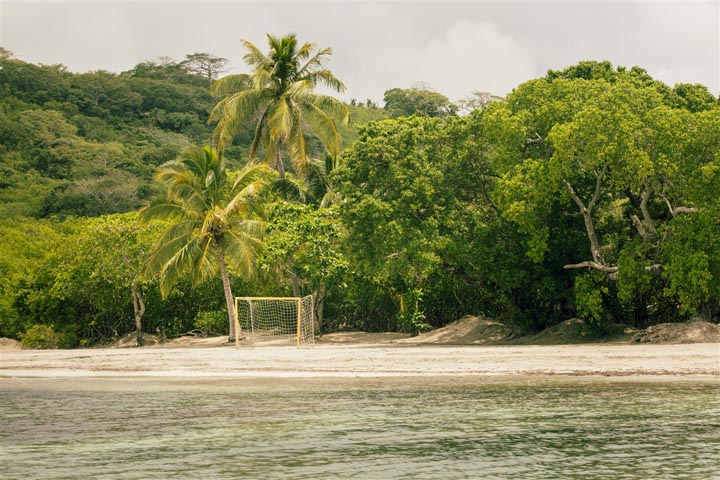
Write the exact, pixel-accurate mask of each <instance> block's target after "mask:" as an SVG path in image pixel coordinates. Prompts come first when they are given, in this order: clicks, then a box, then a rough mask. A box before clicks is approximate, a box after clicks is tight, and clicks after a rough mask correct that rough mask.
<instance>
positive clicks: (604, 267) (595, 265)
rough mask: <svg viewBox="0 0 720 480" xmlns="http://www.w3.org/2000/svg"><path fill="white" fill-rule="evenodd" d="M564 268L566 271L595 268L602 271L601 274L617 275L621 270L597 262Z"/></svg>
mask: <svg viewBox="0 0 720 480" xmlns="http://www.w3.org/2000/svg"><path fill="white" fill-rule="evenodd" d="M563 268H564V269H565V270H570V269H573V268H594V269H595V270H600V271H601V272H605V273H616V272H617V271H618V270H619V269H618V267H613V266H610V265H603V264H601V263H597V262H593V261H587V262H580V263H570V264H567V265H564V266H563Z"/></svg>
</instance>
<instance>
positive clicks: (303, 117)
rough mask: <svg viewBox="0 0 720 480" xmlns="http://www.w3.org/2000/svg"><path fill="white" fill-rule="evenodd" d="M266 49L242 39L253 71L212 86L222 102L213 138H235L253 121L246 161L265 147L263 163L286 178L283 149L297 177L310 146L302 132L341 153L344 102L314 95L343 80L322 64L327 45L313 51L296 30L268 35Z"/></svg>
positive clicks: (224, 141)
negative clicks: (318, 90)
mask: <svg viewBox="0 0 720 480" xmlns="http://www.w3.org/2000/svg"><path fill="white" fill-rule="evenodd" d="M267 38H268V46H269V48H270V50H269V52H268V55H267V56H266V55H265V54H263V53H262V52H260V50H259V49H258V48H257V47H256V46H255V45H253V44H252V43H250V42H248V41H247V40H243V41H242V42H243V44H244V45H245V48H246V49H247V53H246V55H245V57H244V59H245V62H246V63H247V64H248V65H249V66H250V67H251V68H252V73H251V74H238V75H228V76H226V77H224V78H222V79H220V80H219V81H217V82H216V83H215V84H214V85H213V89H212V91H213V93H214V94H215V95H216V96H218V97H220V101H219V102H218V103H217V105H216V106H215V108H214V109H213V110H212V112H211V114H210V121H211V122H217V125H216V127H215V132H214V136H213V138H214V141H215V143H216V144H217V145H218V146H219V147H220V148H222V147H224V146H225V145H229V144H231V143H232V142H233V139H234V137H235V135H236V134H237V133H238V131H239V130H240V127H241V126H243V125H244V124H246V123H253V124H254V125H255V133H254V135H253V139H252V143H251V144H250V150H249V154H250V159H251V160H252V159H254V158H255V155H256V152H259V151H261V150H263V151H264V159H265V161H266V162H267V163H268V164H269V165H270V166H271V167H273V168H275V169H277V170H278V172H279V173H280V179H281V180H284V178H285V174H284V171H285V167H284V160H283V159H282V149H284V150H285V151H286V153H287V156H288V158H289V160H290V163H291V164H292V166H293V168H294V170H295V172H296V173H297V174H299V175H302V174H304V173H305V169H306V165H307V163H308V148H307V143H306V140H305V130H306V129H308V127H310V130H312V132H313V133H314V134H315V135H316V136H317V137H318V139H319V140H320V142H321V144H322V145H323V146H324V147H325V148H326V149H327V153H329V154H330V155H331V156H332V157H337V156H338V154H339V153H340V148H341V142H340V133H339V132H338V129H337V125H336V120H338V121H339V122H340V123H347V122H348V110H347V107H346V106H345V104H343V103H341V102H340V101H338V100H337V99H335V98H333V97H330V96H328V95H321V94H317V93H314V90H315V88H316V87H317V86H319V85H322V86H324V87H326V88H329V89H331V90H334V91H336V92H342V91H344V90H345V86H344V85H343V83H342V82H341V81H340V80H338V79H337V78H336V77H335V75H333V74H332V73H331V72H330V70H328V69H326V68H325V66H324V61H325V58H324V57H327V56H329V55H330V54H331V53H332V50H331V49H329V48H324V49H320V50H318V51H317V52H313V50H314V48H315V45H314V44H312V43H305V44H303V45H299V44H298V42H297V38H296V36H295V34H290V35H286V36H284V37H280V38H277V37H274V36H272V35H268V36H267Z"/></svg>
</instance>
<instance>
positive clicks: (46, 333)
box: [20, 325, 61, 349]
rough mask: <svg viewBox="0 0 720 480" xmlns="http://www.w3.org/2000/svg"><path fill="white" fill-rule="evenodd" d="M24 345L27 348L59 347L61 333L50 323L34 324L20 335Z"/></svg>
mask: <svg viewBox="0 0 720 480" xmlns="http://www.w3.org/2000/svg"><path fill="white" fill-rule="evenodd" d="M20 338H21V343H22V346H23V347H25V348H36V349H45V348H58V347H59V346H60V340H61V339H60V334H59V333H57V332H55V330H54V329H53V327H51V326H50V325H33V326H31V327H30V328H28V329H27V330H26V331H25V333H24V334H22V335H21V336H20Z"/></svg>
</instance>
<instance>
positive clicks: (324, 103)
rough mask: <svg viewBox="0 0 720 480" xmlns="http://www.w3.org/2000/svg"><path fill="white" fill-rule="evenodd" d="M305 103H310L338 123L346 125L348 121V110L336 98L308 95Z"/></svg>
mask: <svg viewBox="0 0 720 480" xmlns="http://www.w3.org/2000/svg"><path fill="white" fill-rule="evenodd" d="M306 102H307V103H312V104H313V105H315V106H316V107H318V108H319V109H320V110H322V111H323V112H325V113H327V114H328V115H330V116H331V117H333V118H334V119H336V120H338V121H340V123H341V124H343V125H347V124H348V121H349V119H350V110H349V109H348V107H347V105H345V104H344V103H343V102H341V101H340V100H338V99H337V98H335V97H331V96H329V95H319V94H315V93H313V94H312V95H308V97H307V100H306Z"/></svg>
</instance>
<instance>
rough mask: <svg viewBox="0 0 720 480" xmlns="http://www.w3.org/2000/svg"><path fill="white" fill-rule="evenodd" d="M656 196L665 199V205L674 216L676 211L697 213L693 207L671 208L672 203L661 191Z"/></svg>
mask: <svg viewBox="0 0 720 480" xmlns="http://www.w3.org/2000/svg"><path fill="white" fill-rule="evenodd" d="M658 196H659V197H660V198H662V199H663V200H664V201H665V205H666V206H667V208H668V210H669V211H670V215H672V216H673V218H675V217H676V216H677V214H678V213H697V212H698V209H697V208H695V207H675V208H673V206H672V204H671V203H670V200H668V198H667V196H666V195H665V194H664V193H662V192H658Z"/></svg>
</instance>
